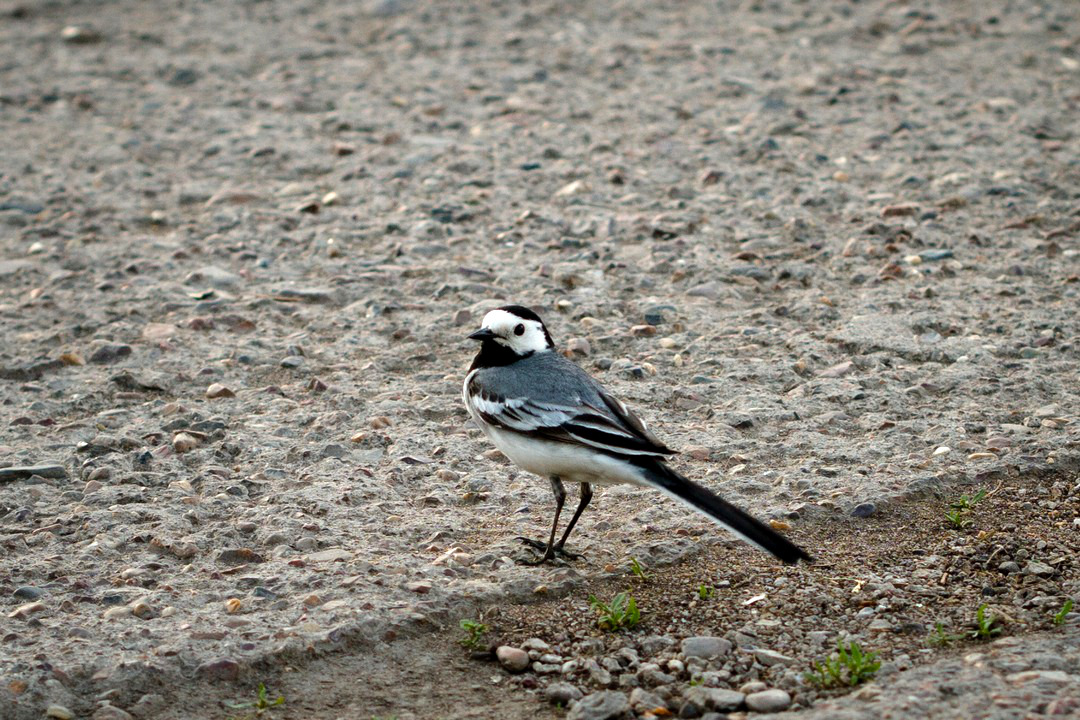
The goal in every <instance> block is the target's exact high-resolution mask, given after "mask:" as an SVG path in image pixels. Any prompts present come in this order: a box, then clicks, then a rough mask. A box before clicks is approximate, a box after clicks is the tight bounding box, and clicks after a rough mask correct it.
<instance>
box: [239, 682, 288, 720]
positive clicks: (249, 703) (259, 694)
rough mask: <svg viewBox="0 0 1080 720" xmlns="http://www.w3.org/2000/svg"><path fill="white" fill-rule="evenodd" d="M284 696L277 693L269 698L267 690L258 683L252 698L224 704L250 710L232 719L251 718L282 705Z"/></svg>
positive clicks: (247, 719)
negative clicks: (273, 697)
mask: <svg viewBox="0 0 1080 720" xmlns="http://www.w3.org/2000/svg"><path fill="white" fill-rule="evenodd" d="M284 704H285V698H284V697H282V696H281V695H278V696H277V697H276V698H275V699H273V700H271V699H270V693H269V692H267V690H266V686H265V685H263V684H262V683H259V687H258V689H257V690H256V691H255V699H254V700H245V701H243V702H235V703H225V705H226V706H228V707H229V708H231V709H233V710H250V711H251V712H248V713H244V714H243V715H236V716H234V720H251V719H252V718H257V717H262V714H263V713H267V712H270V710H271V709H272V708H275V707H277V706H278V705H284Z"/></svg>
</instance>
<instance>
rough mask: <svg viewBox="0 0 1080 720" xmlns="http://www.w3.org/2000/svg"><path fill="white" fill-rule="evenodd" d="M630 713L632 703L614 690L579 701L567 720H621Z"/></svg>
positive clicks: (598, 693) (587, 696)
mask: <svg viewBox="0 0 1080 720" xmlns="http://www.w3.org/2000/svg"><path fill="white" fill-rule="evenodd" d="M629 713H630V701H629V700H627V699H626V695H624V694H622V693H621V692H615V691H614V690H601V691H600V692H595V693H593V694H591V695H586V696H585V697H583V698H582V699H581V700H578V701H577V703H576V704H575V705H574V707H573V708H571V710H570V712H569V714H568V715H567V716H566V720H621V719H622V718H625V717H626V716H627V715H628V714H629Z"/></svg>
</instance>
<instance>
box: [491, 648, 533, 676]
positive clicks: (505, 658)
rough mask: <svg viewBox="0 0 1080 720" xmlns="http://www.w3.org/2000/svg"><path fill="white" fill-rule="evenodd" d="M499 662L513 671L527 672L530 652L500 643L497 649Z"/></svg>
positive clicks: (496, 653) (496, 654) (496, 655)
mask: <svg viewBox="0 0 1080 720" xmlns="http://www.w3.org/2000/svg"><path fill="white" fill-rule="evenodd" d="M495 657H496V659H498V661H499V664H500V665H502V666H503V667H504V668H506V669H507V670H508V671H510V672H512V673H519V672H525V670H527V669H528V667H529V653H527V652H525V651H524V650H522V649H521V648H516V647H511V646H510V645H500V646H499V647H498V648H496V650H495Z"/></svg>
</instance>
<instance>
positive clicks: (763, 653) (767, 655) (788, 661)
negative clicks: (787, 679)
mask: <svg viewBox="0 0 1080 720" xmlns="http://www.w3.org/2000/svg"><path fill="white" fill-rule="evenodd" d="M754 659H756V660H757V661H758V662H759V663H761V664H762V665H764V666H765V667H772V666H773V665H793V664H795V658H791V657H788V656H787V655H783V654H781V653H778V652H776V651H775V650H766V649H765V648H758V649H757V650H755V651H754Z"/></svg>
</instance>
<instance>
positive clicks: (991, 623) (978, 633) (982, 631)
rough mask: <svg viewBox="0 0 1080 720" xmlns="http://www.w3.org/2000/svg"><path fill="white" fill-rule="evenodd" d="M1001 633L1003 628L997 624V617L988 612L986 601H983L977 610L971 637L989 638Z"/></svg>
mask: <svg viewBox="0 0 1080 720" xmlns="http://www.w3.org/2000/svg"><path fill="white" fill-rule="evenodd" d="M1000 634H1001V628H1000V627H998V625H997V618H996V617H994V616H993V615H991V614H990V613H988V612H986V603H983V604H982V605H980V606H979V609H978V610H976V611H975V629H974V630H972V631H971V637H973V638H975V639H976V640H989V639H991V638H992V637H994V636H995V635H1000Z"/></svg>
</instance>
